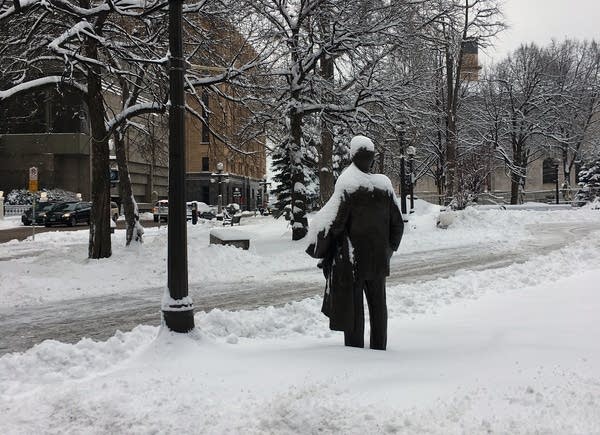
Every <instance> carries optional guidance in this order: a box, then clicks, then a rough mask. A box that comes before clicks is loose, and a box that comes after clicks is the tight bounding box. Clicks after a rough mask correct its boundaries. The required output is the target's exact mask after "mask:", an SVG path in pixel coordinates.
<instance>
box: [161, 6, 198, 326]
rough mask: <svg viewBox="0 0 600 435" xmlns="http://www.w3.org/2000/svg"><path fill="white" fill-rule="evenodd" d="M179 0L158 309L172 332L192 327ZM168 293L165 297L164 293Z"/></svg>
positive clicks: (174, 12)
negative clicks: (166, 215) (163, 272)
mask: <svg viewBox="0 0 600 435" xmlns="http://www.w3.org/2000/svg"><path fill="white" fill-rule="evenodd" d="M182 9H183V0H171V1H169V54H170V55H169V98H170V101H171V105H170V106H169V225H168V228H169V230H168V240H167V287H168V290H169V293H168V295H165V297H164V298H163V305H162V313H163V320H164V323H165V325H166V327H167V328H169V330H171V331H173V332H180V333H184V332H189V331H191V330H192V329H194V304H193V302H192V300H191V298H190V297H189V295H188V257H187V210H186V203H185V95H184V76H185V58H184V54H183V10H182ZM167 296H168V297H167Z"/></svg>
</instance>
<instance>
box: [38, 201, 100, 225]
mask: <svg viewBox="0 0 600 435" xmlns="http://www.w3.org/2000/svg"><path fill="white" fill-rule="evenodd" d="M91 208H92V204H91V203H90V202H74V201H72V202H61V203H58V204H56V205H54V207H52V208H51V209H50V210H48V211H47V212H46V219H45V221H44V225H45V226H47V227H50V226H52V225H68V226H70V227H72V226H75V225H77V224H79V223H86V224H88V225H89V223H90V211H91Z"/></svg>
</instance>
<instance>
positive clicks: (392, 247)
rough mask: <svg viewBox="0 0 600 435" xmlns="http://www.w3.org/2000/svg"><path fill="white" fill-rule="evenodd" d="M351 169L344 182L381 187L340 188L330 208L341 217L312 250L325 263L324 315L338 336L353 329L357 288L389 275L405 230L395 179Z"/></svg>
mask: <svg viewBox="0 0 600 435" xmlns="http://www.w3.org/2000/svg"><path fill="white" fill-rule="evenodd" d="M348 169H350V172H349V173H347V174H346V173H345V174H342V176H341V177H340V180H338V183H339V182H340V181H342V182H343V180H344V175H346V177H345V178H348V177H350V176H356V177H357V178H360V177H363V178H364V179H365V180H376V181H377V182H375V183H365V184H366V185H365V186H363V185H362V184H359V185H358V186H357V185H354V186H352V188H350V189H348V188H346V187H345V186H343V185H342V186H341V187H340V188H338V187H339V186H338V185H337V183H336V193H335V194H334V197H332V199H330V202H331V203H328V204H327V205H326V206H325V207H324V209H329V210H328V212H329V213H330V214H331V215H332V216H335V217H333V220H332V221H331V222H330V225H329V226H328V228H325V229H322V230H321V231H319V232H318V233H317V237H316V241H315V242H314V243H311V244H310V245H309V247H308V249H307V250H306V252H307V253H308V254H309V255H311V256H312V257H315V258H321V259H323V260H322V262H321V264H322V267H323V272H324V274H325V277H326V279H327V289H326V292H325V297H324V299H323V308H322V311H323V313H324V314H325V315H327V316H328V317H329V326H330V328H331V329H333V330H337V331H348V330H351V329H352V328H353V325H354V314H353V313H354V301H353V297H352V294H353V292H352V289H353V286H354V283H355V282H356V281H359V280H370V279H374V278H376V277H382V276H388V275H389V273H390V257H391V255H392V253H393V252H394V251H396V250H397V249H398V246H399V245H400V240H401V239H402V233H403V231H404V223H403V220H402V214H401V212H400V209H399V207H398V202H397V200H396V198H395V195H394V193H393V189H392V185H391V182H390V181H389V179H388V178H387V177H385V176H383V175H372V174H364V173H362V172H361V173H357V172H356V171H359V170H358V168H356V167H353V165H351V167H350V168H348ZM375 177H376V178H375ZM358 183H360V180H359V181H358ZM382 187H383V188H382ZM328 206H329V207H328Z"/></svg>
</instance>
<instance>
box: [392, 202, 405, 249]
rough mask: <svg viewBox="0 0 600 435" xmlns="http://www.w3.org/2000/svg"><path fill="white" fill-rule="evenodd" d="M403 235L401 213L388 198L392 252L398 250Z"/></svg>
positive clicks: (395, 204)
mask: <svg viewBox="0 0 600 435" xmlns="http://www.w3.org/2000/svg"><path fill="white" fill-rule="evenodd" d="M403 233H404V220H403V219H402V212H401V211H400V208H399V207H398V204H397V203H396V201H394V199H393V198H390V248H392V251H396V250H398V246H400V241H401V240H402V234H403Z"/></svg>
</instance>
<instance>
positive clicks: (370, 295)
mask: <svg viewBox="0 0 600 435" xmlns="http://www.w3.org/2000/svg"><path fill="white" fill-rule="evenodd" d="M365 294H366V296H367V304H368V306H369V319H370V321H371V342H370V347H371V349H378V350H385V348H386V346H387V304H386V300H385V299H386V298H385V276H382V277H378V278H375V279H372V280H367V281H366V282H365ZM363 323H364V321H363Z"/></svg>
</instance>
